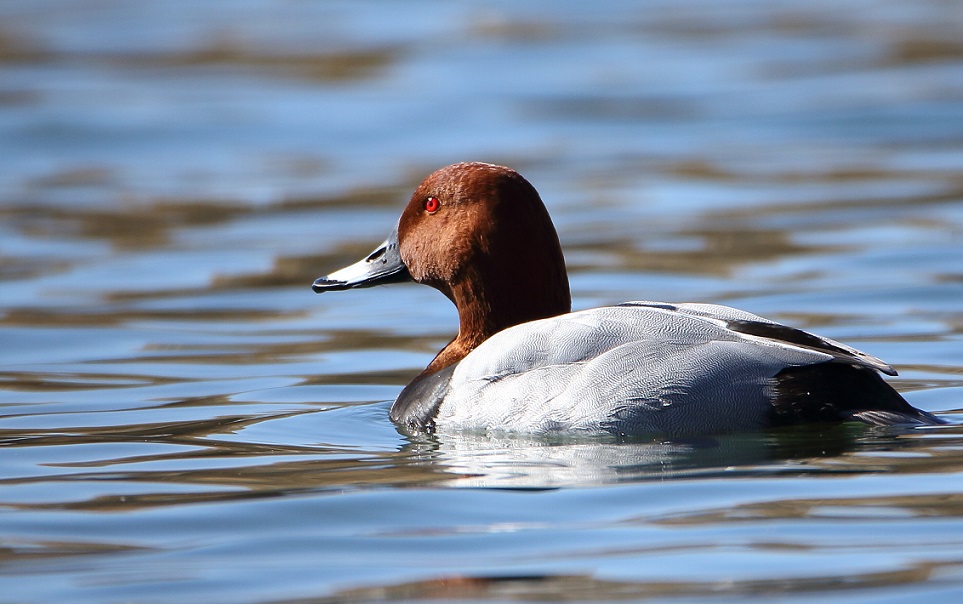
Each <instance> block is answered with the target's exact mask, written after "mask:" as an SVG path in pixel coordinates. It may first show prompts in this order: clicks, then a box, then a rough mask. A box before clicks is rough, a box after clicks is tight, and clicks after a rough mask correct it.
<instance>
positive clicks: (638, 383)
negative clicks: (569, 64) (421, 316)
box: [313, 163, 944, 436]
mask: <svg viewBox="0 0 963 604" xmlns="http://www.w3.org/2000/svg"><path fill="white" fill-rule="evenodd" d="M410 280H413V281H416V282H418V283H424V284H426V285H430V286H432V287H434V288H435V289H438V290H439V291H441V292H442V293H443V294H445V295H446V296H447V297H448V298H449V299H450V300H451V301H452V302H454V304H455V306H456V307H457V308H458V318H459V328H458V335H457V336H455V338H454V339H453V340H452V341H451V342H450V343H449V344H448V345H447V346H445V347H444V348H443V349H442V350H441V351H440V352H439V353H438V354H437V356H435V358H434V359H433V360H432V361H431V363H429V364H428V366H427V367H426V368H425V370H424V371H422V372H421V374H419V375H418V376H417V377H416V378H415V379H414V380H413V381H412V382H411V383H410V384H408V386H407V387H405V388H404V390H402V392H401V394H400V395H399V396H398V398H397V400H395V402H394V404H393V405H392V407H391V412H390V415H391V419H392V420H393V421H395V422H396V423H398V424H400V425H401V426H403V427H404V428H406V429H408V430H409V431H414V432H422V431H449V430H456V431H462V430H470V431H479V432H489V433H491V432H507V433H512V432H516V433H529V434H531V433H558V432H572V433H575V432H581V433H585V432H589V433H613V434H616V435H639V434H654V435H665V436H685V435H697V434H709V433H723V432H733V431H744V430H754V429H759V428H765V427H770V426H779V425H786V424H795V423H802V422H840V421H858V422H864V423H867V424H874V425H890V424H940V423H944V422H943V421H942V420H941V419H939V418H937V417H935V416H933V415H931V414H930V413H927V412H925V411H921V410H919V409H916V408H914V407H912V406H911V405H910V404H909V403H907V402H906V401H905V400H904V399H903V397H901V396H900V395H899V394H898V393H897V392H896V391H895V390H894V389H893V388H892V387H891V386H890V385H889V384H887V383H886V382H885V381H884V380H883V379H882V378H881V377H880V375H879V372H882V373H885V374H887V375H896V372H895V371H894V370H893V368H892V367H890V366H889V365H887V364H886V363H884V362H883V361H881V360H879V359H877V358H875V357H872V356H870V355H867V354H865V353H863V352H860V351H858V350H855V349H853V348H850V347H849V346H846V345H845V344H841V343H839V342H836V341H833V340H830V339H828V338H823V337H820V336H816V335H813V334H810V333H807V332H805V331H801V330H798V329H794V328H792V327H787V326H785V325H781V324H779V323H775V322H773V321H770V320H768V319H765V318H763V317H759V316H756V315H754V314H750V313H748V312H745V311H741V310H737V309H735V308H730V307H727V306H720V305H715V304H691V303H685V304H669V303H665V302H626V303H623V304H619V305H616V306H606V307H602V308H593V309H590V310H582V311H578V312H571V297H570V295H569V286H568V277H567V274H566V271H565V261H564V259H563V257H562V249H561V246H560V245H559V240H558V235H557V234H556V232H555V227H554V225H553V224H552V221H551V219H550V218H549V215H548V211H547V210H546V209H545V206H544V205H543V203H542V200H541V198H540V197H539V195H538V192H537V191H536V190H535V188H534V187H533V186H532V185H531V184H529V182H528V181H527V180H525V179H524V178H523V177H522V176H521V175H519V174H518V173H517V172H515V171H514V170H511V169H509V168H505V167H501V166H495V165H491V164H484V163H459V164H455V165H452V166H448V167H447V168H443V169H441V170H438V171H437V172H435V173H433V174H431V175H430V176H428V177H427V178H426V179H425V180H424V181H423V182H422V183H421V184H420V185H419V186H418V188H417V189H416V190H415V192H414V195H412V197H411V201H410V202H409V203H408V206H407V207H406V208H405V209H404V211H403V212H402V214H401V218H400V220H399V221H398V226H397V228H396V229H395V230H394V231H393V232H392V233H391V235H390V236H389V237H388V239H387V241H385V242H384V243H382V244H381V245H380V246H379V247H378V248H377V249H376V250H375V251H373V252H372V253H371V254H369V255H368V256H367V257H366V258H364V259H363V260H361V261H360V262H357V263H356V264H353V265H351V266H349V267H347V268H344V269H341V270H339V271H336V272H334V273H331V274H330V275H328V276H326V277H321V278H320V279H318V280H317V281H315V282H314V285H313V289H314V291H315V292H318V293H321V292H326V291H337V290H345V289H352V288H358V287H370V286H373V285H379V284H384V283H392V282H400V281H410Z"/></svg>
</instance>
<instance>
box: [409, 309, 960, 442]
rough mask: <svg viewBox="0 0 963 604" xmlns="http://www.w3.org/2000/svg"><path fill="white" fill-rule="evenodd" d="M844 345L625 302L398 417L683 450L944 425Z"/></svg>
mask: <svg viewBox="0 0 963 604" xmlns="http://www.w3.org/2000/svg"><path fill="white" fill-rule="evenodd" d="M878 371H883V372H886V373H890V374H894V373H895V372H894V371H893V370H892V368H891V367H889V366H888V365H886V364H885V363H883V362H882V361H880V360H879V359H876V358H875V357H871V356H869V355H866V354H864V353H862V352H860V351H857V350H855V349H853V348H850V347H848V346H845V345H843V344H841V343H839V342H835V341H833V340H828V339H825V338H820V337H818V336H814V335H812V334H809V333H807V332H803V331H800V330H797V329H793V328H790V327H786V326H783V325H780V324H778V323H774V322H772V321H769V320H767V319H764V318H762V317H758V316H756V315H752V314H750V313H746V312H744V311H740V310H737V309H733V308H729V307H725V306H717V305H707V304H678V305H673V304H666V303H660V302H630V303H626V304H623V305H620V306H610V307H603V308H595V309H591V310H586V311H580V312H575V313H570V314H566V315H561V316H558V317H552V318H549V319H543V320H539V321H532V322H530V323H524V324H522V325H517V326H515V327H511V328H509V329H506V330H504V331H502V332H499V333H498V334H496V335H494V336H492V337H491V338H489V339H488V340H487V341H485V342H484V343H483V344H482V345H481V346H479V347H478V348H476V349H475V350H474V351H472V352H471V354H469V355H468V356H467V357H465V358H464V359H463V360H462V361H461V362H460V363H458V364H456V365H454V366H451V367H448V368H446V369H445V370H442V371H440V372H437V373H434V374H430V375H424V376H421V377H420V378H419V379H417V380H415V381H414V382H412V383H411V384H410V385H409V386H408V387H406V388H405V389H404V390H403V391H402V393H401V395H400V396H399V397H398V400H396V401H395V404H394V405H393V406H392V413H391V415H392V419H394V420H395V421H397V422H399V423H401V424H403V425H406V426H408V427H410V428H414V429H437V430H441V431H446V430H471V431H483V432H492V431H504V432H523V433H542V432H558V431H573V432H574V431H580V432H610V433H616V434H662V435H668V436H683V435H692V434H707V433H721V432H732V431H742V430H752V429H759V428H764V427H768V426H772V425H782V424H789V423H796V422H811V421H846V420H856V421H863V422H866V423H873V424H898V423H941V422H940V421H939V420H938V419H937V418H935V417H933V416H932V415H930V414H928V413H925V412H922V411H919V410H917V409H915V408H913V407H912V406H910V405H909V404H908V403H907V402H906V401H905V400H903V398H902V397H901V396H900V395H899V394H898V393H897V392H896V391H895V390H893V389H892V388H891V387H890V386H889V385H888V384H887V383H886V382H885V381H883V380H882V378H881V377H880V376H879V374H878V373H877V372H878Z"/></svg>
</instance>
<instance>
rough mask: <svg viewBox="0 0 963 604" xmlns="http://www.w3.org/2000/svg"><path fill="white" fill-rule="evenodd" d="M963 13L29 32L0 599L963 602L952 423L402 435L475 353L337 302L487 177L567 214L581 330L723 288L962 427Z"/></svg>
mask: <svg viewBox="0 0 963 604" xmlns="http://www.w3.org/2000/svg"><path fill="white" fill-rule="evenodd" d="M961 29H963V10H961V8H960V5H959V3H956V2H948V1H941V0H929V1H922V2H914V3H911V4H907V3H901V2H896V1H889V2H869V1H865V2H859V1H852V2H846V3H838V2H829V1H826V2H814V3H807V4H805V5H802V4H799V3H791V2H748V1H747V2H738V3H732V2H727V3H725V5H720V4H717V3H711V2H686V3H678V2H657V1H652V2H617V3H615V2H613V3H606V4H605V5H604V8H600V7H599V6H598V4H597V3H570V4H562V5H559V3H554V2H530V3H526V4H524V5H523V6H516V3H508V2H505V3H480V2H478V3H476V2H468V3H442V2H432V1H427V0H424V1H422V0H408V1H405V2H393V3H378V2H315V3H301V2H288V1H285V0H263V1H254V0H252V1H248V2H243V3H238V2H230V3H228V2H210V3H202V4H198V3H193V2H163V3H144V2H134V1H131V0H114V1H111V2H95V1H92V0H75V1H72V2H66V1H64V2H45V3H36V2H31V1H28V0H24V1H19V0H7V1H6V2H4V3H3V4H2V5H0V160H2V161H0V441H2V443H3V447H2V448H0V468H2V469H0V593H2V594H3V596H2V598H0V599H4V600H7V601H72V602H85V601H86V602H105V601H106V602H111V601H137V602H164V601H300V600H330V601H351V600H369V601H370V600H379V599H386V600H403V599H441V600H444V599H478V600H520V599H529V600H536V599H537V600H562V599H582V600H584V599H612V600H619V599H640V598H646V599H650V600H654V601H672V602H678V601H694V600H698V601H704V600H707V599H709V600H718V601H733V600H742V599H746V598H750V597H755V598H758V597H764V598H766V599H767V600H771V599H779V600H787V601H792V600H796V601H809V600H811V599H812V598H813V597H819V598H820V599H821V600H822V601H828V602H840V601H846V602H854V601H892V602H902V601H909V600H918V599H922V598H930V599H936V600H953V599H959V598H960V597H961V596H963V430H961V429H960V427H959V426H958V425H949V426H946V427H938V428H931V429H918V430H873V429H861V428H859V427H854V426H842V427H839V428H833V429H828V428H825V427H821V428H804V429H798V430H792V431H784V432H773V433H763V434H750V435H736V436H729V437H724V438H705V439H696V440H692V441H687V442H647V441H639V442H630V443H614V442H608V441H605V440H596V441H584V440H583V441H565V440H556V441H546V440H537V439H535V440H533V439H522V438H519V439H506V440H486V439H483V438H468V437H464V438H458V439H455V438H447V439H444V440H434V441H432V440H428V441H420V442H417V441H411V440H409V439H407V438H406V437H404V436H402V435H400V434H399V433H398V432H397V431H396V430H395V429H394V427H393V426H392V425H391V423H390V422H389V421H388V419H387V410H388V407H389V404H390V401H391V400H392V399H393V398H394V397H395V396H396V395H397V393H398V392H399V390H400V388H401V387H402V386H403V385H404V384H405V383H407V381H408V380H409V379H410V378H411V377H412V376H413V375H414V374H415V373H417V371H418V370H419V369H420V368H421V367H423V366H424V365H425V364H426V363H427V362H428V360H430V358H431V356H432V354H433V352H435V351H436V350H438V349H439V348H440V347H441V346H442V345H443V344H444V343H445V342H447V340H448V339H449V338H450V337H451V336H452V335H453V333H454V330H455V325H456V322H455V319H456V317H455V313H454V309H453V308H451V307H450V305H449V303H448V302H447V300H445V299H444V298H443V297H442V296H441V295H439V294H438V293H437V292H434V291H432V290H429V289H428V288H422V287H418V286H414V285H404V286H395V287H392V288H377V289H373V290H364V291H359V292H346V293H341V294H326V295H324V296H320V297H319V296H315V295H314V294H312V293H311V292H310V289H309V285H310V283H311V281H312V280H313V279H314V278H315V277H317V276H319V275H321V274H324V273H326V272H328V271H330V270H332V269H335V268H339V267H341V266H344V265H345V264H347V263H348V262H352V261H354V260H356V259H357V258H359V257H360V256H361V255H362V254H364V253H366V252H368V251H369V250H370V249H371V248H372V247H373V246H374V245H375V244H377V243H378V242H380V241H381V240H382V239H383V237H384V236H385V235H386V234H387V233H388V231H389V230H390V229H391V227H392V226H393V224H394V221H395V220H396V219H397V215H398V213H399V211H400V209H401V207H403V205H404V203H405V202H406V200H407V198H408V195H410V192H411V190H412V188H413V187H414V185H415V184H416V183H417V182H418V181H419V180H420V179H421V178H422V177H423V176H424V175H425V174H427V173H428V172H430V171H432V170H434V169H435V168H438V167H441V166H443V165H446V164H448V163H452V162H455V161H461V160H468V159H471V160H482V161H492V162H497V163H504V164H508V165H511V166H513V167H515V168H517V169H518V170H520V171H521V172H522V173H523V174H524V175H525V176H526V177H528V178H529V180H531V182H533V183H534V184H535V186H536V187H537V188H538V189H539V190H540V192H541V194H542V197H543V198H544V199H545V201H546V204H547V205H548V207H549V210H550V212H551V213H552V215H553V218H554V220H555V222H556V225H557V227H558V229H559V233H560V238H561V240H562V243H563V247H564V249H565V253H566V257H567V260H568V263H569V267H570V273H571V279H572V289H573V295H574V306H575V307H576V308H585V307H590V306H594V305H598V304H606V303H613V302H620V301H623V300H628V299H656V300H660V299H661V300H675V301H682V300H698V301H713V302H721V303H727V304H731V305H735V306H738V307H740V308H745V309H747V310H750V311H752V312H756V313H759V314H763V315H765V316H769V317H772V318H775V319H781V320H785V321H787V322H791V323H792V324H794V325H798V326H800V327H804V328H807V329H811V330H814V331H816V332H818V333H821V334H823V335H826V336H829V337H833V338H837V339H840V340H843V341H846V342H847V343H850V344H852V345H855V346H857V347H860V348H862V349H865V350H866V351H868V352H870V353H871V354H874V355H877V356H880V357H882V358H884V359H886V360H887V361H888V362H890V363H892V364H893V365H894V366H896V367H897V368H898V369H899V371H900V376H899V377H898V378H893V379H892V380H891V381H892V383H893V384H894V385H895V386H896V387H897V388H898V389H899V390H900V391H902V392H903V393H904V395H905V396H906V398H907V399H908V400H909V401H910V402H911V403H913V404H914V405H916V406H919V407H922V408H925V409H927V410H930V411H933V412H936V413H938V414H939V415H941V416H942V417H944V418H946V419H948V420H951V421H953V422H960V421H961V420H963V314H961V307H960V300H961V299H963V260H961V259H963V178H961V176H963V46H961V44H960V41H959V32H960V31H961Z"/></svg>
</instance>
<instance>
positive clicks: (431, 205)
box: [425, 197, 441, 214]
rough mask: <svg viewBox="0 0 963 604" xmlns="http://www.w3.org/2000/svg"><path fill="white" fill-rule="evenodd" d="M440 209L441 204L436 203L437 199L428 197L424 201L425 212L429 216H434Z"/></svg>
mask: <svg viewBox="0 0 963 604" xmlns="http://www.w3.org/2000/svg"><path fill="white" fill-rule="evenodd" d="M440 207H441V202H440V201H438V198H437V197H429V198H428V199H426V200H425V211H426V212H428V213H429V214H434V213H435V212H437V211H438V208H440Z"/></svg>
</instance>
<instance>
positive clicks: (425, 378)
mask: <svg viewBox="0 0 963 604" xmlns="http://www.w3.org/2000/svg"><path fill="white" fill-rule="evenodd" d="M457 366H458V364H457V363H456V364H454V365H449V366H448V367H445V368H444V369H442V370H440V371H436V372H434V373H428V374H422V375H419V376H418V377H416V378H415V379H414V380H413V381H412V382H411V383H410V384H408V385H407V386H405V388H404V390H402V391H401V394H399V395H398V398H397V399H395V402H394V404H392V405H391V413H390V416H391V421H393V422H395V423H397V424H401V425H403V426H405V427H407V428H410V429H413V430H416V431H423V430H427V431H431V430H434V427H435V416H437V415H438V408H439V407H441V402H442V401H443V400H444V398H445V395H446V394H447V393H448V386H449V384H450V382H451V375H452V373H454V371H455V367H457Z"/></svg>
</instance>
